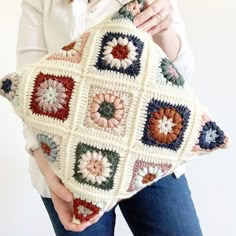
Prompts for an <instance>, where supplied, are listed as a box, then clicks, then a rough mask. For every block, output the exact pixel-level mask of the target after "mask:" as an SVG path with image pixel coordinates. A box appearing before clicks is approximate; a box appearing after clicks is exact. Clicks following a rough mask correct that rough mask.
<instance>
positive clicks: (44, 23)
mask: <svg viewBox="0 0 236 236" xmlns="http://www.w3.org/2000/svg"><path fill="white" fill-rule="evenodd" d="M127 2H128V1H127V0H101V1H99V0H91V1H89V2H87V1H86V0H72V1H70V2H69V3H68V2H67V1H66V0H22V15H21V19H20V25H19V32H18V43H17V67H18V69H19V68H20V67H22V66H23V65H26V64H28V63H33V62H35V61H37V60H38V59H40V58H41V57H43V56H44V55H46V54H48V53H49V52H52V51H57V50H58V49H60V48H61V47H62V46H64V45H66V44H68V43H69V42H71V41H72V40H73V39H75V38H76V37H78V36H79V35H80V34H81V33H82V32H83V31H85V30H86V29H88V28H89V27H91V26H92V25H94V24H96V23H98V22H99V21H101V20H102V19H104V18H105V17H106V16H107V15H110V14H112V13H114V12H116V11H117V10H118V9H119V8H120V7H121V6H122V5H123V4H125V3H127ZM134 24H135V25H136V26H137V27H138V28H139V29H140V30H143V31H146V32H148V33H149V34H150V35H152V37H153V40H154V42H155V43H157V44H158V45H159V46H160V47H161V48H162V49H163V50H164V51H165V53H166V54H167V56H168V57H169V59H170V60H171V61H172V62H173V63H174V64H175V65H176V67H177V68H178V69H179V71H180V72H181V73H182V74H183V76H184V78H185V80H188V79H189V78H190V77H191V75H192V73H193V65H194V60H193V56H192V53H191V50H190V48H189V46H188V42H187V40H186V35H185V30H184V24H183V22H182V20H181V18H180V16H179V12H178V7H177V0H146V2H145V6H144V11H143V12H142V13H140V14H138V15H137V16H136V17H135V19H134ZM23 125H24V124H23ZM24 136H25V138H26V150H27V151H28V152H29V153H30V154H31V158H30V173H31V178H32V184H33V185H34V187H35V188H36V189H37V191H38V192H39V194H40V196H41V198H42V200H43V203H44V205H45V207H46V209H47V211H48V214H49V216H50V219H51V221H52V224H53V227H54V231H55V233H56V235H82V236H90V235H93V236H94V235H102V236H103V235H104V236H110V235H114V226H115V211H114V209H112V210H111V211H109V212H107V213H105V214H104V215H102V216H98V217H96V218H95V219H92V220H91V221H90V222H86V223H82V224H81V225H76V224H73V223H72V222H71V220H72V213H71V203H72V194H71V193H70V192H69V191H68V190H67V189H66V188H65V186H63V185H62V184H61V181H60V179H59V178H58V177H57V176H55V174H54V173H53V172H52V171H51V169H50V168H49V166H48V164H47V161H46V159H45V158H44V156H43V153H42V151H41V149H39V146H38V143H37V141H36V139H35V137H34V136H33V135H32V134H31V133H30V131H29V129H28V128H27V127H26V126H25V125H24ZM184 169H185V167H184V166H181V167H179V168H178V170H176V172H175V173H174V174H172V175H169V176H167V177H165V178H163V179H162V180H160V181H158V182H156V183H153V184H152V185H151V186H149V187H146V188H145V189H143V190H142V191H140V192H139V193H138V194H136V195H135V196H133V197H132V198H130V199H127V200H123V201H120V202H119V203H118V205H119V207H120V209H121V211H122V213H123V215H124V217H125V219H126V221H127V223H128V224H129V227H130V228H131V230H132V232H133V234H134V235H144V236H157V235H175V236H178V235H179V236H189V235H191V236H200V235H202V233H201V229H200V225H199V221H198V217H197V214H196V211H195V208H194V205H193V202H192V199H191V193H190V190H189V187H188V184H187V180H186V178H185V175H184ZM88 226H89V227H88Z"/></svg>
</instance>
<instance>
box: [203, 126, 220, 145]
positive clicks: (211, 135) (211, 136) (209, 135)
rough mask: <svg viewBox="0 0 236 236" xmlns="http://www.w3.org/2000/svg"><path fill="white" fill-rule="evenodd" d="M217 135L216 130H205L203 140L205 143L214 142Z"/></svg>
mask: <svg viewBox="0 0 236 236" xmlns="http://www.w3.org/2000/svg"><path fill="white" fill-rule="evenodd" d="M218 137H219V135H218V134H217V133H216V130H213V129H210V130H208V131H207V132H206V137H205V141H206V142H207V143H211V142H216V139H217V138H218Z"/></svg>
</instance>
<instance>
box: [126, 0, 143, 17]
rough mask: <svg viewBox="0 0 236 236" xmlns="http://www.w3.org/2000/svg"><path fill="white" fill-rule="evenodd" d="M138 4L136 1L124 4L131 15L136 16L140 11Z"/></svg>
mask: <svg viewBox="0 0 236 236" xmlns="http://www.w3.org/2000/svg"><path fill="white" fill-rule="evenodd" d="M140 7H141V6H140V5H139V3H138V2H137V1H135V2H131V3H129V4H128V5H127V6H126V9H127V10H128V11H129V12H130V13H131V14H132V15H133V16H136V15H137V14H139V13H140Z"/></svg>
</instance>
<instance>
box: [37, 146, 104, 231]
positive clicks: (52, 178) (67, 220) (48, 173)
mask: <svg viewBox="0 0 236 236" xmlns="http://www.w3.org/2000/svg"><path fill="white" fill-rule="evenodd" d="M33 155H34V158H35V160H36V162H37V164H38V166H39V169H40V171H41V173H42V174H43V176H44V178H45V181H46V183H47V185H48V188H49V191H50V195H51V198H52V201H53V204H54V208H55V210H56V211H57V214H58V217H59V219H60V221H61V223H62V224H63V226H64V228H65V229H66V230H70V231H75V232H80V231H83V230H84V229H85V228H87V227H88V226H89V225H91V224H94V223H96V222H97V221H98V220H99V218H100V217H101V216H100V215H98V216H96V217H95V218H93V219H92V220H90V221H87V222H84V223H81V224H79V225H78V224H75V223H72V218H73V195H72V193H71V192H70V191H69V190H68V189H67V188H66V187H65V186H64V185H63V184H62V182H61V180H60V179H59V178H58V177H57V175H55V173H54V172H53V171H52V169H51V168H50V166H49V164H48V161H47V160H46V159H45V157H44V154H43V152H42V150H41V149H40V148H37V149H36V150H34V151H33Z"/></svg>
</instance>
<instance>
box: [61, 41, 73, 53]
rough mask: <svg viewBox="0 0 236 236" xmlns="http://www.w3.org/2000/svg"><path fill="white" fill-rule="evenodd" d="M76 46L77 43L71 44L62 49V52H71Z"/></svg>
mask: <svg viewBox="0 0 236 236" xmlns="http://www.w3.org/2000/svg"><path fill="white" fill-rule="evenodd" d="M75 44H76V42H72V43H70V44H68V45H66V46H64V47H63V48H62V50H64V51H70V50H72V49H74V47H75Z"/></svg>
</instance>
